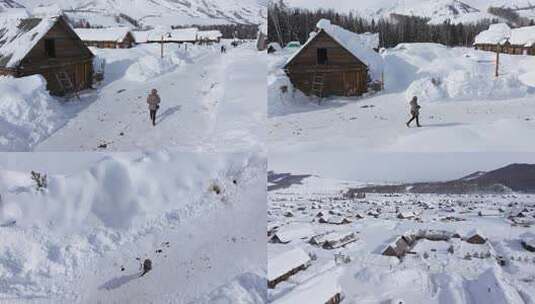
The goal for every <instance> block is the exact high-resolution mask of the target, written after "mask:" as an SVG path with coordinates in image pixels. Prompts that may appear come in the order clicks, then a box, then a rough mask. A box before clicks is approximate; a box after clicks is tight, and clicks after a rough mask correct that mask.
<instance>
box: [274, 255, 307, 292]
mask: <svg viewBox="0 0 535 304" xmlns="http://www.w3.org/2000/svg"><path fill="white" fill-rule="evenodd" d="M311 263H312V261H311V259H310V256H309V255H308V254H307V253H306V252H305V251H304V250H303V249H301V248H295V249H292V250H290V251H286V252H284V253H281V254H279V255H278V256H276V257H274V258H272V259H270V260H269V263H268V287H269V288H275V286H277V284H279V283H280V282H283V281H286V280H287V279H288V278H290V277H291V276H293V275H294V274H296V273H298V272H300V271H303V270H305V269H307V268H308V267H309V266H310V265H311Z"/></svg>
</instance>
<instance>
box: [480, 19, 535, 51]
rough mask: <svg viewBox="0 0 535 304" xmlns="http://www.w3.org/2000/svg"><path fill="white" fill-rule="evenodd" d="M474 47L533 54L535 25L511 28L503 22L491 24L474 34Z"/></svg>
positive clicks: (485, 49) (534, 49)
mask: <svg viewBox="0 0 535 304" xmlns="http://www.w3.org/2000/svg"><path fill="white" fill-rule="evenodd" d="M474 47H475V48H476V49H477V50H483V51H491V52H500V53H504V54H511V55H535V26H527V27H521V28H516V29H511V28H510V27H509V26H508V25H507V24H505V23H499V24H492V25H490V27H489V29H488V30H486V31H483V32H481V33H479V35H477V36H476V38H475V41H474Z"/></svg>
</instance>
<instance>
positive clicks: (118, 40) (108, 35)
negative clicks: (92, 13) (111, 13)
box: [74, 27, 136, 49]
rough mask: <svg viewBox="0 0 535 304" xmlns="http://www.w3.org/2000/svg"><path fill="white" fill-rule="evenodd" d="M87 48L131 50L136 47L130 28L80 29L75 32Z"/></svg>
mask: <svg viewBox="0 0 535 304" xmlns="http://www.w3.org/2000/svg"><path fill="white" fill-rule="evenodd" d="M74 31H75V32H76V34H77V35H78V36H79V37H80V39H82V41H83V42H84V43H85V45H87V46H93V47H97V48H102V49H129V48H132V47H134V46H135V45H136V40H135V39H134V35H133V34H132V32H131V31H130V29H129V28H125V27H117V28H98V29H92V28H90V29H86V28H83V29H82V28H80V29H75V30H74Z"/></svg>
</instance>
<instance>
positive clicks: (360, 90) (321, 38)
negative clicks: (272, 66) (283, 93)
mask: <svg viewBox="0 0 535 304" xmlns="http://www.w3.org/2000/svg"><path fill="white" fill-rule="evenodd" d="M367 41H368V39H361V37H359V35H358V34H356V33H353V32H350V31H347V30H345V29H343V28H341V27H338V26H336V25H332V24H331V23H330V21H328V20H325V19H323V20H321V21H320V22H319V23H318V25H317V31H316V32H315V33H313V34H311V38H310V39H309V40H308V41H307V43H305V44H304V45H303V47H301V49H299V50H298V51H297V52H296V53H295V54H294V55H293V56H292V57H291V58H290V59H289V60H288V62H287V64H286V65H285V66H284V70H285V71H286V74H287V75H288V77H289V78H290V81H291V82H292V84H293V86H294V87H295V88H296V89H298V90H300V91H302V92H303V93H305V94H306V95H308V96H310V95H313V96H318V97H327V96H360V95H362V94H364V93H366V92H368V91H369V90H370V86H371V85H372V84H373V83H380V82H381V77H382V66H383V64H382V62H383V60H382V57H381V56H380V55H379V54H377V52H375V51H374V50H373V46H368V45H366V43H367Z"/></svg>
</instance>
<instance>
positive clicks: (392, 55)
mask: <svg viewBox="0 0 535 304" xmlns="http://www.w3.org/2000/svg"><path fill="white" fill-rule="evenodd" d="M289 56H290V54H288V53H287V52H285V51H283V52H279V53H275V54H274V55H268V57H269V62H270V63H269V65H270V73H269V76H268V86H269V97H268V103H269V105H268V115H269V117H270V131H269V132H270V133H269V142H270V144H271V145H272V147H274V148H276V149H278V150H286V151H304V150H312V151H315V150H318V149H319V150H325V149H326V148H333V147H338V148H340V149H351V150H374V151H376V150H381V151H398V152H399V151H404V152H406V151H415V150H417V151H435V152H446V151H484V150H498V151H532V150H533V148H535V146H534V145H533V142H531V141H526V140H525V138H531V137H533V136H535V124H534V122H535V116H534V115H533V113H535V103H534V102H533V98H534V96H535V95H534V93H535V77H534V76H535V75H534V74H533V72H532V71H533V69H534V68H535V57H533V56H512V55H502V56H501V58H500V72H499V73H500V76H499V77H498V78H496V77H495V66H496V65H495V59H496V54H494V53H491V52H484V51H476V50H474V49H471V48H449V47H445V46H442V45H438V44H401V45H399V46H397V47H395V48H393V49H388V50H386V51H385V52H384V53H383V54H382V56H383V58H384V59H385V73H384V79H385V90H384V91H383V92H381V93H379V94H376V95H371V96H363V97H360V98H344V97H338V98H337V97H332V98H326V99H324V100H323V101H322V103H321V105H318V100H317V98H308V97H306V96H304V95H303V94H302V93H301V92H299V91H296V92H294V93H292V90H291V89H290V92H289V93H288V94H283V93H281V89H280V88H281V86H285V85H290V87H291V84H290V83H289V80H288V78H287V77H286V75H285V73H284V71H282V70H281V67H282V66H283V65H284V63H285V62H286V60H287V58H288V57H289ZM413 96H417V97H418V98H419V103H420V105H421V106H422V109H421V115H420V120H421V123H422V125H423V127H422V128H407V126H406V125H405V123H406V122H407V120H408V119H409V108H408V102H409V100H410V99H411V98H412V97H413ZM511 134H515V136H511Z"/></svg>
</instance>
